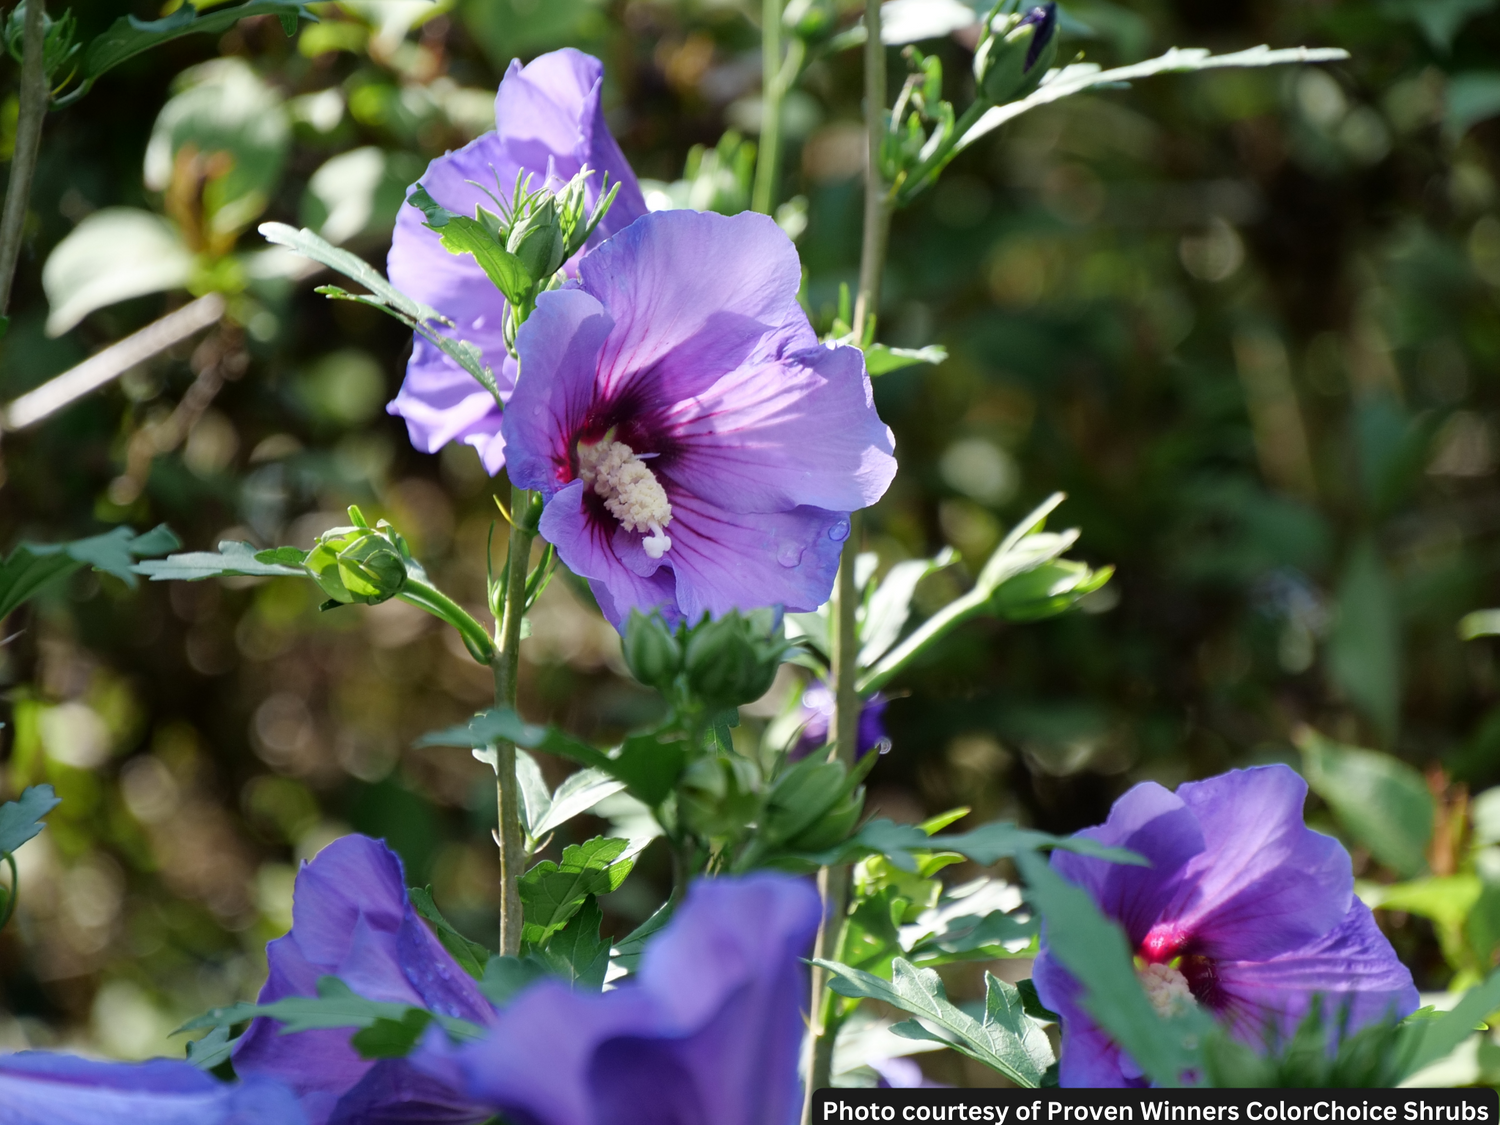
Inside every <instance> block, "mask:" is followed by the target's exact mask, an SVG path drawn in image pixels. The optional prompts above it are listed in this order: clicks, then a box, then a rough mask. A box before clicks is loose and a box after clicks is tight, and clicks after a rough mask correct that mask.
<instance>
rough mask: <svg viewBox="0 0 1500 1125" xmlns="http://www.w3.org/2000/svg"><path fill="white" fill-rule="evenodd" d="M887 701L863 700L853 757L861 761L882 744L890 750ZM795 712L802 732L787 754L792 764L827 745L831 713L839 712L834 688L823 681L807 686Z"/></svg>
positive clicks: (880, 699)
mask: <svg viewBox="0 0 1500 1125" xmlns="http://www.w3.org/2000/svg"><path fill="white" fill-rule="evenodd" d="M888 702H889V701H888V700H887V699H886V697H885V696H883V695H880V694H879V693H876V694H875V695H872V696H870V698H869V699H866V700H865V701H864V705H863V706H862V707H861V708H860V710H859V739H858V742H857V744H856V747H855V757H856V758H863V757H864V756H865V755H866V754H868V753H869V752H870V751H871V750H874V749H875V748H876V747H877V746H880V745H881V744H882V743H885V748H889V745H890V743H889V741H888V740H887V738H886V734H885V708H886V704H887V703H888ZM797 709H798V711H799V712H800V713H801V718H802V733H801V734H800V735H799V736H798V737H797V744H796V745H795V746H793V747H792V749H791V752H790V754H788V755H787V756H788V757H790V758H791V759H793V760H794V761H795V760H797V759H799V758H805V757H807V756H808V755H809V754H811V753H812V752H813V751H814V750H818V749H821V748H822V747H824V746H826V745H828V728H829V727H830V726H831V725H832V724H833V715H834V712H835V711H837V710H838V700H837V699H835V698H834V693H833V689H832V688H830V687H829V686H828V684H826V683H825V682H823V681H822V680H818V681H816V682H814V683H810V684H808V685H807V688H806V689H805V690H804V691H803V692H802V700H801V702H800V703H799V704H798V707H797ZM885 748H883V749H882V750H881V753H884V752H885Z"/></svg>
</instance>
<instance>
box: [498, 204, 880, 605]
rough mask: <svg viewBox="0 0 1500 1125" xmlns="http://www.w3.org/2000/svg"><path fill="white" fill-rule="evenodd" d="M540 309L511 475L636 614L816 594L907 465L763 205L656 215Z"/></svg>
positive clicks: (509, 434) (592, 259)
mask: <svg viewBox="0 0 1500 1125" xmlns="http://www.w3.org/2000/svg"><path fill="white" fill-rule="evenodd" d="M578 270H579V281H578V282H577V283H576V284H570V286H569V287H567V288H564V289H562V290H558V291H554V292H551V293H544V294H543V295H542V296H541V297H540V298H539V299H538V301H537V308H536V311H535V312H534V313H532V314H531V317H530V318H529V319H528V320H527V321H526V323H525V324H524V325H522V327H521V330H520V332H519V333H518V336H517V342H516V346H517V350H518V351H519V352H520V354H521V357H522V362H523V365H524V368H525V377H524V378H523V379H522V380H521V383H520V386H519V387H518V388H517V389H516V392H515V396H514V398H513V399H512V400H511V404H510V408H509V409H508V410H506V412H505V421H504V425H503V433H504V437H505V441H506V445H507V450H508V452H507V456H508V458H509V462H510V469H509V471H510V477H511V480H512V481H513V482H515V483H516V484H518V485H520V486H521V487H523V488H530V489H537V490H539V491H540V492H541V493H542V495H543V496H544V498H545V499H546V500H547V507H546V510H545V511H544V512H543V514H542V523H541V530H542V534H543V535H544V536H546V538H547V539H548V540H550V541H551V542H552V543H554V544H555V545H556V546H557V553H558V555H559V556H560V557H561V558H562V560H563V562H564V563H566V564H567V565H568V567H569V568H570V569H571V570H572V571H573V572H574V573H576V574H579V575H582V576H583V577H585V578H587V579H589V581H590V583H591V585H592V586H593V589H594V593H595V595H596V596H597V597H598V599H599V605H600V608H602V609H603V610H604V613H605V616H607V617H608V618H609V619H610V620H611V621H612V622H614V624H615V625H616V626H617V627H618V626H620V625H621V624H622V622H623V621H624V620H625V618H626V617H628V616H629V614H630V611H631V610H632V609H639V610H641V611H643V612H649V611H650V610H652V609H660V610H662V611H663V614H664V615H665V616H667V617H668V618H669V619H675V618H677V617H686V618H687V619H688V620H690V621H695V620H697V619H698V618H699V617H701V616H702V615H703V614H705V613H709V614H713V615H715V616H717V615H720V614H723V613H727V612H728V611H729V610H731V609H741V610H750V609H755V608H758V607H761V606H772V605H780V606H784V607H785V608H786V609H788V610H812V609H815V608H816V607H817V606H819V605H820V604H822V603H823V602H824V601H825V600H826V599H827V598H828V595H829V593H830V591H831V590H832V587H833V576H834V571H835V569H836V568H837V565H838V558H839V552H840V550H841V549H842V546H843V540H844V539H845V538H846V537H847V536H848V534H849V519H848V513H849V512H851V511H853V510H854V509H857V508H863V507H865V506H867V505H869V504H873V503H874V502H875V501H876V500H877V499H879V498H880V496H881V494H882V493H884V492H885V489H886V486H887V485H889V484H890V481H891V478H892V476H894V475H895V471H896V463H895V459H894V458H893V457H892V455H891V454H892V437H891V432H890V430H889V429H887V428H886V426H885V424H884V423H883V422H881V420H880V418H879V416H878V415H877V414H876V413H875V405H874V400H873V398H872V396H871V390H870V380H869V377H868V376H867V375H866V374H865V369H864V357H863V356H862V355H861V353H860V352H859V350H858V349H857V348H850V347H830V346H825V345H823V344H820V343H819V342H818V338H817V336H816V335H815V334H814V332H813V330H812V326H811V325H810V324H809V323H808V320H807V315H806V314H805V313H804V312H803V311H802V308H801V306H800V305H798V303H797V289H798V286H799V285H800V283H801V278H802V270H801V266H800V264H799V262H798V259H797V252H796V250H795V249H794V248H793V246H792V244H791V241H790V240H789V239H788V238H787V237H786V235H785V234H783V233H782V231H781V230H780V228H779V227H777V226H776V224H775V223H774V222H772V221H771V220H770V219H768V218H766V217H765V216H763V215H753V214H742V215H736V216H733V217H725V216H723V215H713V214H702V213H699V212H694V211H669V212H660V213H657V214H653V215H647V216H646V217H644V218H642V219H639V220H637V221H636V222H635V223H633V224H632V225H631V226H630V227H628V228H626V229H625V230H624V231H622V232H621V233H620V234H617V235H615V236H614V237H613V238H611V239H610V240H609V241H608V242H606V243H604V244H603V245H602V246H600V247H599V248H598V249H597V250H595V251H593V252H592V253H590V254H588V255H587V256H586V257H584V258H583V259H582V260H581V261H580V262H579V266H578Z"/></svg>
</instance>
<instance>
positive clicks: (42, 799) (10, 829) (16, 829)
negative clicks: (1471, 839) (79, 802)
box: [0, 785, 62, 854]
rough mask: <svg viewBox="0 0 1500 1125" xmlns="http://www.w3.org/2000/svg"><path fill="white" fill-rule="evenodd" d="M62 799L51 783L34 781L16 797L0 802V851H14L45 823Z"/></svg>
mask: <svg viewBox="0 0 1500 1125" xmlns="http://www.w3.org/2000/svg"><path fill="white" fill-rule="evenodd" d="M60 804H62V800H61V799H60V798H59V797H58V795H57V794H56V793H55V792H54V791H53V789H52V786H50V785H33V786H31V787H30V788H28V789H24V790H22V792H21V798H20V800H17V801H6V802H5V804H3V805H0V854H4V853H7V852H14V851H15V850H16V849H17V848H19V847H20V846H21V845H22V844H24V843H25V842H26V841H27V840H30V839H31V838H32V837H33V836H35V835H36V834H37V833H39V832H40V831H41V830H42V829H43V828H45V827H46V825H44V824H43V823H42V817H44V816H46V815H47V814H48V813H49V812H51V811H52V810H53V809H55V808H57V806H58V805H60Z"/></svg>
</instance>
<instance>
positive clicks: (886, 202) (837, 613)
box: [802, 0, 891, 1125]
mask: <svg viewBox="0 0 1500 1125" xmlns="http://www.w3.org/2000/svg"><path fill="white" fill-rule="evenodd" d="M880 4H881V0H865V125H866V127H867V129H868V133H869V140H870V149H869V157H868V164H867V165H866V168H865V222H864V238H863V244H862V246H861V249H860V261H859V296H858V297H857V298H856V300H855V305H854V326H853V327H854V332H855V339H856V340H859V341H860V342H861V343H863V342H865V341H867V340H870V339H872V338H873V336H874V330H875V324H874V318H875V313H876V310H877V308H878V307H879V304H880V278H881V274H882V273H883V272H884V270H885V250H886V244H887V242H888V239H889V235H890V226H891V201H890V196H889V192H888V189H887V186H886V184H885V182H884V179H883V177H882V176H881V174H880V149H881V146H882V144H883V142H884V136H885V45H884V44H883V43H882V42H881V41H880ZM860 523H861V520H860V514H859V513H858V512H854V513H852V514H851V515H850V517H849V538H848V539H847V540H845V542H844V552H843V557H842V558H841V559H840V561H839V574H838V584H837V586H836V587H835V590H834V605H833V613H834V635H833V643H832V645H831V646H830V647H831V648H832V649H833V651H832V652H831V653H830V656H831V657H832V661H833V668H832V673H833V681H834V700H835V702H834V717H833V749H832V752H831V755H830V757H831V758H832V759H833V760H836V761H839V762H842V763H843V764H844V766H845V767H846V768H849V767H852V766H853V765H854V758H855V753H856V751H857V750H858V747H859V713H860V703H861V701H860V697H859V692H858V691H857V690H856V677H857V676H858V673H859V637H858V633H857V631H856V628H855V610H856V609H858V591H857V590H856V589H855V587H854V560H855V558H856V557H857V556H858V554H859V546H860ZM818 892H819V894H820V895H821V897H822V899H823V915H822V919H821V921H820V922H819V924H818V936H817V939H816V941H815V943H814V947H813V956H815V957H820V958H826V959H828V960H834V959H836V958H837V957H838V955H839V952H840V947H841V946H842V945H843V937H844V927H845V924H846V922H847V916H848V911H849V868H848V866H847V865H842V864H841V865H839V866H835V867H824V868H822V869H821V870H820V871H819V872H818ZM811 975H812V995H811V1002H810V1004H809V1008H808V1019H809V1025H808V1035H807V1056H806V1064H807V1065H806V1075H807V1084H806V1086H805V1087H804V1089H803V1101H802V1122H803V1125H812V1115H813V1104H812V1101H813V1094H814V1093H815V1092H816V1091H817V1090H819V1089H822V1088H824V1087H826V1086H828V1085H829V1084H830V1083H831V1081H832V1077H833V1048H834V1044H835V1042H836V1040H837V1038H838V1024H839V1022H840V1021H839V1020H838V1019H837V1016H836V1012H835V1009H834V998H833V994H832V993H831V992H830V991H829V990H828V975H827V973H826V972H825V971H824V970H822V969H820V968H818V967H817V966H816V965H814V966H813V970H812V974H811Z"/></svg>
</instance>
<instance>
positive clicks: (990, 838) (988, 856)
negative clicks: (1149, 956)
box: [927, 820, 1150, 867]
mask: <svg viewBox="0 0 1500 1125" xmlns="http://www.w3.org/2000/svg"><path fill="white" fill-rule="evenodd" d="M927 847H928V848H937V849H941V850H942V851H948V852H958V853H959V854H960V855H963V856H967V857H968V858H969V859H972V860H973V861H974V862H975V863H977V864H980V865H981V866H984V867H988V866H989V865H990V864H992V863H998V862H999V861H1000V860H1002V859H1011V858H1013V857H1014V856H1016V855H1019V854H1020V853H1022V852H1028V851H1035V850H1039V849H1040V850H1045V849H1047V848H1061V849H1062V850H1063V851H1067V852H1075V853H1077V854H1078V855H1086V856H1092V857H1093V858H1095V859H1107V860H1109V861H1110V862H1111V863H1126V864H1132V865H1135V866H1139V867H1148V866H1150V864H1149V863H1147V861H1146V860H1145V859H1144V858H1142V857H1141V856H1139V855H1137V854H1136V853H1135V852H1132V851H1130V850H1128V849H1126V848H1111V847H1107V846H1105V845H1104V844H1101V843H1099V842H1098V841H1096V840H1090V839H1088V838H1087V837H1085V836H1054V835H1052V833H1050V832H1038V831H1037V830H1036V829H1034V828H1018V827H1017V826H1016V825H1014V824H1010V823H1007V822H1006V821H1003V820H1002V821H996V822H995V823H993V824H985V825H982V826H981V827H979V828H975V829H974V830H973V831H971V832H964V833H962V834H961V835H958V836H933V837H932V838H931V839H929V840H928V842H927Z"/></svg>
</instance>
